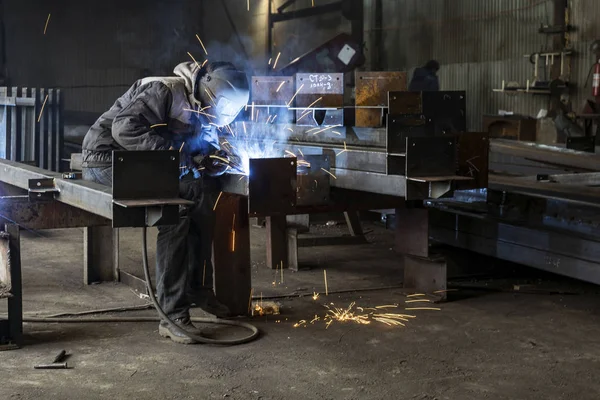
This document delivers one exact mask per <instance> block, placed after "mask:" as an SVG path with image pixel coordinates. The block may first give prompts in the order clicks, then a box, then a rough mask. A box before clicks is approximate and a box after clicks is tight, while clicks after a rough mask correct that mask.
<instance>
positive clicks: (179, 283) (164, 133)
mask: <svg viewBox="0 0 600 400" xmlns="http://www.w3.org/2000/svg"><path fill="white" fill-rule="evenodd" d="M174 74H175V76H173V77H148V78H143V79H140V80H138V81H136V82H135V83H134V84H133V86H131V88H130V89H129V90H128V91H127V92H126V93H125V94H124V95H122V96H121V97H120V98H119V99H117V101H116V102H115V103H114V105H113V106H112V107H111V108H110V110H108V111H107V112H105V113H104V114H103V115H102V116H101V117H100V118H99V119H98V120H97V121H96V122H95V123H94V125H93V126H92V127H91V128H90V130H89V131H88V133H87V134H86V136H85V138H84V141H83V165H82V166H83V178H84V179H87V180H91V181H94V182H97V183H101V184H104V185H109V186H110V185H112V182H111V180H112V166H111V165H112V151H114V150H169V149H177V150H180V155H181V157H180V158H181V167H180V168H181V176H180V185H179V186H180V196H181V197H182V198H183V199H186V200H192V201H194V205H193V206H191V207H186V208H182V209H181V211H180V220H179V223H178V224H177V225H169V226H161V227H159V228H158V239H157V247H156V288H157V296H158V303H159V304H160V306H161V308H162V309H163V310H164V312H165V314H166V315H167V316H168V317H169V318H170V319H171V320H173V321H174V322H175V323H176V324H177V325H178V326H179V327H181V328H183V329H185V330H187V331H189V332H192V333H195V334H198V335H200V331H199V329H198V328H196V327H195V326H194V325H193V324H192V322H191V320H190V308H191V307H192V306H193V305H194V304H195V305H196V306H198V307H200V308H202V309H203V310H205V311H206V312H208V313H210V314H213V315H215V316H217V317H227V316H228V315H229V310H228V308H227V307H226V306H225V305H223V304H222V303H220V302H219V301H218V300H217V298H216V297H215V295H214V291H213V266H212V262H211V258H212V238H213V229H214V222H215V221H214V212H213V205H214V203H215V201H216V198H217V196H218V194H219V192H220V189H219V181H218V178H217V177H218V176H220V175H222V174H223V173H225V172H226V170H227V169H228V168H229V165H228V160H229V158H228V155H227V154H226V153H225V152H223V151H221V150H220V146H219V132H218V130H221V128H222V127H224V126H226V125H228V124H230V123H232V122H233V120H234V119H235V118H236V116H237V115H238V114H239V112H240V111H241V110H242V108H243V107H244V106H245V105H246V104H247V103H248V98H249V87H248V80H247V78H246V75H245V74H244V73H243V72H242V71H239V70H238V69H237V68H236V67H235V66H233V65H232V64H230V63H226V62H208V63H206V64H205V65H204V66H200V65H198V64H197V63H193V62H187V63H181V64H179V65H177V67H175V70H174ZM215 155H216V156H217V157H214V156H215ZM211 156H213V157H211ZM148 184H149V185H152V184H153V182H148ZM159 333H160V335H161V336H163V337H168V338H170V339H171V340H173V341H175V342H177V343H186V344H189V343H194V341H193V340H192V339H191V338H188V337H187V336H185V335H182V334H181V333H179V332H178V331H177V330H175V329H173V328H172V327H171V326H170V325H169V324H168V323H167V322H166V321H162V322H161V323H160V325H159Z"/></svg>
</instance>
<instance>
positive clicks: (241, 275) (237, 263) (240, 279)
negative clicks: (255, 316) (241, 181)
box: [213, 193, 252, 315]
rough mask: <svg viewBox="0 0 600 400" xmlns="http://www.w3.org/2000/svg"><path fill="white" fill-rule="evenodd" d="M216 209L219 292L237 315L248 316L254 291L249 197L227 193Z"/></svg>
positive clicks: (214, 256)
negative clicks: (252, 291)
mask: <svg viewBox="0 0 600 400" xmlns="http://www.w3.org/2000/svg"><path fill="white" fill-rule="evenodd" d="M215 212H216V221H217V222H216V224H215V232H214V239H213V249H214V251H213V265H214V280H215V282H214V288H215V295H216V296H217V299H219V301H220V302H221V303H223V304H225V305H226V306H227V307H229V310H231V312H232V314H233V315H248V313H249V310H250V302H251V299H250V293H251V290H252V270H251V263H250V223H249V222H250V221H249V218H248V198H247V197H243V196H239V195H234V194H229V193H223V194H222V196H221V199H220V200H219V205H218V207H217V208H216V210H215ZM234 215H235V219H234ZM232 221H233V226H232Z"/></svg>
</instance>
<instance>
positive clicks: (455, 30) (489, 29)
mask: <svg viewBox="0 0 600 400" xmlns="http://www.w3.org/2000/svg"><path fill="white" fill-rule="evenodd" d="M374 1H375V0H367V4H366V7H369V6H372V5H373V3H374ZM592 1H593V0H592ZM382 3H383V24H382V31H383V32H382V38H383V47H384V51H383V52H382V53H383V59H382V62H383V67H384V69H386V70H409V71H412V69H413V68H414V67H416V66H419V65H422V64H424V63H425V62H426V61H427V60H429V59H436V60H438V61H439V62H440V63H441V64H442V68H441V70H440V72H439V76H440V84H441V87H442V90H466V91H467V113H468V115H467V116H468V128H469V129H470V130H479V129H481V120H482V118H481V116H482V114H485V113H491V114H494V113H497V112H498V110H500V109H502V110H507V111H514V112H515V113H522V114H527V115H533V116H535V115H537V113H538V111H539V110H540V109H541V108H548V98H547V97H545V96H533V95H531V94H518V95H512V96H509V95H506V94H502V93H494V92H493V89H494V88H500V87H501V85H502V80H506V81H507V82H518V83H519V84H520V85H523V86H525V84H526V81H527V80H528V79H530V80H533V71H534V69H533V65H532V64H531V63H530V62H529V61H528V59H526V58H525V57H523V56H524V55H525V54H530V53H534V52H539V51H541V50H543V49H546V48H550V46H551V44H552V41H551V38H548V37H547V36H546V35H542V34H539V33H538V29H539V27H540V25H541V24H542V23H544V24H547V23H549V24H552V19H553V5H552V2H551V1H539V0H495V1H491V0H485V1H482V0H401V1H397V0H383V1H382ZM367 10H368V8H367ZM365 30H366V32H365V35H366V38H367V41H369V38H372V35H374V34H375V30H374V29H373V26H372V24H371V25H370V26H367V27H366V29H365Z"/></svg>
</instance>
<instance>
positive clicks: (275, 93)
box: [251, 76, 296, 106]
mask: <svg viewBox="0 0 600 400" xmlns="http://www.w3.org/2000/svg"><path fill="white" fill-rule="evenodd" d="M295 91H296V89H295V88H294V79H293V78H292V77H291V76H253V77H252V100H251V102H254V104H256V105H280V106H285V105H287V103H288V102H289V101H290V99H291V98H292V96H293V95H294V92H295Z"/></svg>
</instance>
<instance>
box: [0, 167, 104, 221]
mask: <svg viewBox="0 0 600 400" xmlns="http://www.w3.org/2000/svg"><path fill="white" fill-rule="evenodd" d="M30 179H54V187H55V188H56V190H57V192H58V193H57V195H56V197H55V198H56V200H58V201H60V202H62V203H65V204H68V205H70V206H73V207H76V208H79V209H82V210H85V211H88V212H90V213H92V214H96V215H99V216H101V217H104V218H108V219H112V190H111V188H110V187H106V186H104V185H99V184H97V183H93V182H87V181H82V180H70V179H62V175H61V174H59V173H55V172H51V171H48V170H45V169H42V168H37V167H33V166H29V165H26V164H22V163H18V162H14V161H10V160H2V159H0V181H2V182H4V183H7V184H9V185H13V186H16V187H19V188H21V189H28V188H29V180H30Z"/></svg>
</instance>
